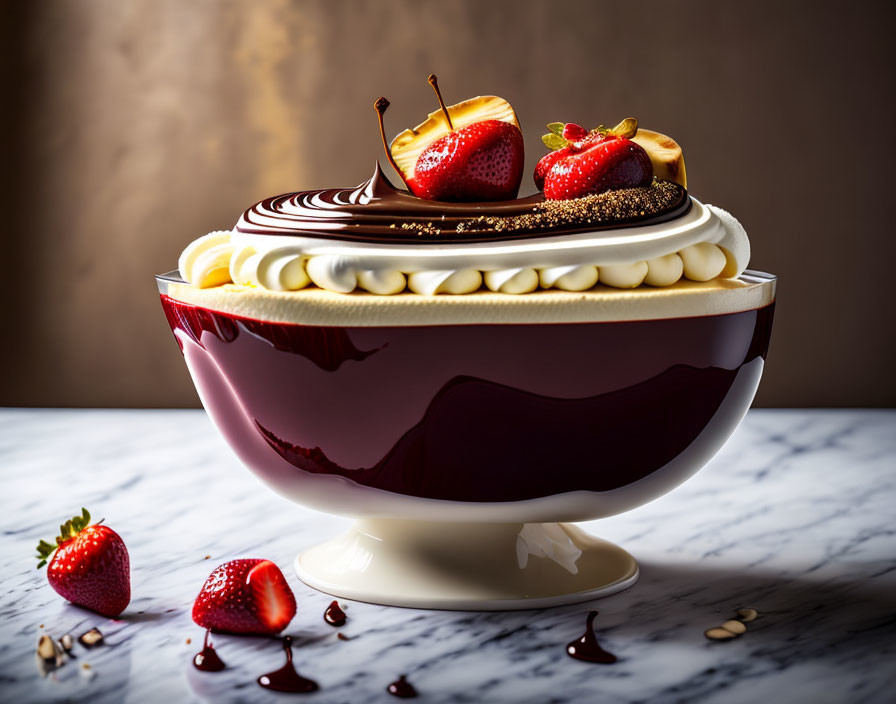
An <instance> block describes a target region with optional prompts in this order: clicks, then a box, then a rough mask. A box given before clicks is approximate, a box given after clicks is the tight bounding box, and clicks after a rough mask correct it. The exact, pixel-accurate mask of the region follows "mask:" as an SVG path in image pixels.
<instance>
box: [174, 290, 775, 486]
mask: <svg viewBox="0 0 896 704" xmlns="http://www.w3.org/2000/svg"><path fill="white" fill-rule="evenodd" d="M162 303H163V306H164V308H165V312H166V314H167V316H168V321H169V323H170V325H171V327H172V329H173V330H176V331H180V334H181V335H183V336H184V338H183V340H179V342H181V344H190V345H195V349H196V351H197V353H198V354H201V355H202V356H203V358H205V359H207V360H208V362H209V364H208V369H209V372H208V375H207V376H205V377H203V380H202V383H203V384H209V385H213V386H208V387H207V388H206V392H205V398H206V402H207V403H209V402H212V403H214V404H215V406H216V407H215V408H210V409H209V410H210V412H212V411H214V413H213V416H214V417H217V418H218V420H217V422H218V423H219V426H220V427H222V430H223V432H224V433H225V436H227V437H228V440H229V441H230V442H231V444H234V445H235V449H236V450H237V452H238V454H240V456H241V457H242V458H243V461H244V462H246V463H247V464H249V466H250V467H253V468H256V471H259V472H260V473H261V474H262V475H264V473H265V472H272V473H275V474H277V475H278V476H280V475H282V474H285V473H288V472H300V473H307V474H308V475H325V476H329V477H331V478H332V477H342V478H344V479H348V480H351V481H353V482H355V483H357V484H358V485H361V486H365V487H371V488H373V489H378V490H385V491H388V492H395V493H398V494H403V495H406V496H415V497H423V498H429V499H442V500H449V501H462V502H485V501H495V502H504V501H521V500H526V499H533V498H538V497H543V496H551V495H555V494H560V493H564V492H571V491H576V490H585V491H592V492H606V491H611V490H614V489H618V488H621V487H626V486H629V485H632V484H634V483H637V482H639V481H640V480H642V479H645V478H646V477H648V476H650V475H651V474H653V473H654V472H657V471H658V470H660V469H662V468H663V467H664V466H666V465H667V464H668V463H670V462H672V461H673V460H674V459H675V458H676V457H678V456H679V455H682V453H685V452H686V451H687V450H688V449H689V448H690V447H691V445H692V444H694V443H698V442H706V437H705V432H706V430H707V428H709V427H710V425H711V423H710V422H711V421H712V420H713V418H714V416H715V415H716V414H717V412H718V411H719V409H720V408H721V407H722V406H723V404H725V403H726V399H727V397H728V396H729V394H733V393H736V392H735V391H733V389H736V388H737V380H738V378H739V377H740V376H741V375H742V374H751V373H753V371H751V370H750V366H753V365H755V364H756V363H758V364H760V365H761V364H762V361H761V359H762V358H764V357H765V354H766V350H767V347H768V342H769V336H770V333H771V323H772V314H773V309H774V306H773V305H770V306H767V307H765V308H760V309H757V310H747V311H744V312H741V313H734V314H728V315H712V316H704V317H696V318H678V319H666V320H646V321H632V322H615V323H578V324H550V325H546V324H540V325H538V324H530V325H525V324H524V325H457V326H424V327H410V326H407V327H379V328H345V327H316V326H304V325H294V324H280V323H267V322H260V321H255V320H247V319H243V318H238V317H234V316H231V315H225V314H222V313H218V312H214V311H210V310H207V309H203V308H199V307H196V306H192V305H188V304H184V303H181V302H178V301H175V300H173V299H170V298H168V297H166V296H163V297H162ZM196 363H198V358H197V359H196V361H194V364H196ZM203 364H204V362H203ZM193 372H194V375H195V374H196V373H197V370H196V369H195V368H194V369H193ZM215 388H219V389H221V393H220V394H217V393H210V392H212V391H214V389H215ZM737 393H742V392H737ZM750 395H752V392H750ZM230 398H232V399H233V400H232V401H229V400H225V399H230ZM210 399H218V400H214V401H210ZM743 403H745V404H747V405H748V404H749V399H740V400H739V401H738V402H737V403H736V404H735V405H741V404H743ZM228 428H232V430H228ZM728 432H730V429H726V430H724V431H723V435H724V437H722V436H721V435H720V436H719V437H718V438H715V439H714V440H712V442H711V443H710V444H711V445H713V446H716V447H720V446H721V444H722V443H723V442H724V439H725V438H727V433H728ZM701 435H702V436H703V438H702V439H700V438H701ZM259 467H265V468H269V469H265V470H259V469H257V468H259ZM695 469H696V468H695Z"/></svg>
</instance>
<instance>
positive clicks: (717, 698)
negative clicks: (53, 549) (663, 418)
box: [0, 410, 896, 704]
mask: <svg viewBox="0 0 896 704" xmlns="http://www.w3.org/2000/svg"><path fill="white" fill-rule="evenodd" d="M0 479H2V483H0V491H2V495H3V498H2V502H3V503H2V506H3V510H2V513H0V517H2V518H0V520H2V522H0V528H2V531H3V542H2V546H0V570H2V572H0V573H2V575H3V580H2V585H3V588H2V590H0V701H4V702H43V701H47V702H51V701H79V702H80V701H84V702H91V704H105V703H106V702H163V701H168V702H240V701H246V702H265V701H282V700H286V699H289V698H290V696H289V695H283V694H274V693H270V692H266V691H264V690H262V689H261V688H260V687H258V685H257V684H256V683H255V678H256V677H258V676H259V675H260V674H262V673H264V672H268V671H270V670H274V669H276V668H278V667H280V665H281V664H282V651H281V649H280V645H279V643H278V642H277V641H275V640H269V639H263V638H240V637H236V636H224V635H220V636H216V637H215V644H216V647H217V649H218V652H219V653H220V655H221V657H222V659H224V660H225V662H227V663H228V665H230V667H229V669H228V670H225V671H223V672H220V673H211V674H209V673H201V672H198V671H196V670H195V669H194V668H193V667H192V666H191V664H190V662H191V656H192V655H193V654H194V653H195V652H196V651H197V650H198V648H199V643H200V641H201V639H202V635H203V632H202V630H201V629H199V628H198V627H197V626H196V625H194V624H193V623H192V621H191V619H190V608H191V605H192V601H193V598H194V597H195V595H196V593H197V591H198V589H199V587H200V586H201V584H202V582H203V581H204V580H205V577H206V576H207V575H208V573H209V572H210V571H211V569H212V568H213V567H214V566H215V565H217V564H219V563H221V562H224V561H226V560H229V559H233V558H236V557H267V558H269V559H271V560H274V561H275V562H276V563H277V564H279V565H280V566H281V567H282V568H283V570H284V573H286V575H287V579H288V581H289V582H290V584H291V586H292V587H293V590H294V591H295V593H296V597H297V600H298V602H299V612H298V614H297V615H296V618H295V619H294V620H293V622H292V624H291V625H290V627H289V629H288V631H287V632H288V633H290V634H292V635H293V636H294V637H295V639H296V648H295V658H296V663H297V666H298V669H299V672H301V673H302V674H304V675H307V676H309V677H312V678H314V679H315V680H317V681H318V682H319V683H320V685H321V689H320V691H318V692H316V693H315V694H312V695H307V699H308V701H319V702H374V701H394V699H393V698H392V697H390V696H389V695H388V694H387V693H386V692H385V687H386V685H387V684H388V683H389V682H391V681H392V680H394V679H395V677H396V676H397V675H398V674H399V673H406V674H407V675H408V679H409V680H410V681H411V682H412V683H413V684H414V685H415V686H416V687H417V689H418V690H419V692H420V700H421V701H431V702H549V701H551V702H567V701H569V702H596V701H612V702H651V703H654V704H655V703H656V702H667V701H668V702H676V701H682V702H725V704H731V703H732V702H756V701H767V702H892V701H894V699H896V536H894V531H896V523H894V513H896V412H893V411H751V412H750V414H749V415H748V417H747V419H746V420H745V421H744V423H743V425H742V426H741V427H740V428H739V429H738V431H737V432H736V433H735V435H734V436H733V438H732V439H731V441H730V442H729V443H728V445H727V446H726V447H725V448H724V449H723V450H722V452H721V453H720V454H719V455H718V456H717V457H716V458H715V459H713V460H712V462H711V463H710V464H709V465H707V467H706V468H704V469H703V470H702V471H701V472H700V473H699V474H697V475H696V476H695V477H694V478H693V479H691V480H690V481H689V482H687V483H686V484H684V485H683V486H681V487H680V488H678V489H677V490H675V491H673V492H671V493H670V494H668V495H666V496H664V497H662V498H661V499H659V500H657V501H655V502H654V503H652V504H649V505H647V506H643V507H641V508H639V509H636V510H634V511H631V512H630V513H627V514H624V515H620V516H617V517H613V518H609V519H605V520H602V521H596V522H593V523H588V524H583V525H584V527H585V528H586V529H587V530H589V531H591V532H594V533H596V534H599V535H601V536H602V537H604V538H607V539H610V540H612V541H614V542H617V543H619V544H621V545H623V546H624V547H626V548H627V549H628V550H629V551H630V552H631V553H633V554H634V555H635V557H636V558H637V559H638V560H639V562H640V564H641V578H640V581H639V582H638V583H637V584H636V585H635V586H634V587H633V588H631V589H629V590H627V591H625V592H622V593H619V594H616V595H614V596H611V597H607V598H605V599H601V600H599V601H595V602H591V603H586V604H578V605H574V606H568V607H559V608H555V609H545V610H539V611H519V612H503V613H500V612H499V613H471V612H435V611H418V610H412V609H399V608H387V607H381V606H375V605H370V604H363V603H356V602H348V601H344V600H343V601H342V603H343V604H345V605H346V606H347V609H346V611H347V613H348V617H349V621H348V624H347V625H346V626H345V627H344V628H343V629H342V630H343V631H344V632H345V633H346V634H347V635H349V636H352V637H353V640H347V641H344V640H341V639H338V638H337V637H336V631H335V629H333V628H332V627H331V626H329V625H327V624H326V623H324V622H323V620H322V618H321V615H322V613H323V611H324V608H325V607H326V605H327V604H328V603H329V601H330V597H328V596H326V595H324V594H321V593H319V592H316V591H314V590H312V589H310V588H308V587H306V586H305V585H304V584H302V583H301V582H299V580H298V579H297V578H296V576H295V574H294V573H293V572H292V569H291V563H292V559H293V557H294V556H295V554H296V552H297V551H298V550H300V549H302V548H305V547H307V546H310V545H312V544H314V543H316V542H319V541H321V540H322V539H325V538H327V537H330V536H332V535H334V534H336V533H337V532H338V531H340V530H342V529H343V528H344V527H345V526H346V525H348V522H347V521H346V520H345V519H341V518H336V517H333V516H327V515H323V514H319V513H315V512H312V511H310V510H306V509H304V508H302V507H300V506H297V505H294V504H291V503H289V502H288V501H286V500H285V499H282V498H280V497H279V496H277V495H275V494H274V493H272V492H271V491H269V490H268V489H266V488H265V487H264V486H262V485H261V484H260V483H259V482H258V481H257V480H256V479H255V478H254V477H253V476H252V475H251V474H250V473H249V472H247V471H246V470H245V469H243V468H241V467H240V465H239V464H238V462H237V460H236V459H235V458H234V457H233V456H232V455H231V454H230V452H229V450H228V449H227V447H226V446H225V445H224V443H223V440H221V439H220V438H219V437H218V436H217V434H216V432H215V430H214V429H213V428H212V426H211V424H210V422H209V421H208V419H207V418H206V416H205V415H204V413H202V412H199V411H84V410H52V411H45V410H5V411H0ZM82 505H83V506H87V507H88V508H90V510H91V511H92V512H93V513H94V515H95V516H97V517H99V516H103V517H105V519H106V521H107V523H108V524H109V525H111V526H112V527H113V528H115V529H116V530H117V531H118V532H119V533H120V534H121V535H122V536H123V538H124V539H125V541H126V543H127V546H128V549H129V551H130V557H131V565H132V593H133V596H132V601H131V604H130V606H129V607H128V609H127V611H126V612H125V614H124V615H123V616H122V617H121V619H120V620H116V621H110V620H108V619H105V618H103V617H100V616H97V615H95V614H92V613H90V612H88V611H84V610H82V609H80V608H78V607H75V606H72V605H70V604H67V603H66V602H65V601H64V600H63V599H61V598H60V597H59V596H57V595H56V593H55V592H54V591H53V590H52V589H51V588H50V587H49V586H48V584H47V583H46V577H45V575H44V572H43V571H38V570H36V569H35V567H34V566H35V563H36V561H35V560H34V559H33V558H32V555H33V554H34V546H35V545H36V543H37V541H38V539H39V538H51V537H52V536H53V535H54V534H55V531H54V529H55V528H56V527H57V526H58V524H59V523H60V522H61V521H62V520H64V519H65V518H67V517H70V516H71V515H73V513H74V512H77V510H78V509H79V508H80V507H81V506H82ZM744 606H750V607H755V608H756V609H757V610H758V611H759V612H760V618H759V619H757V620H756V621H754V622H753V623H751V624H750V627H749V630H748V631H747V633H746V634H745V635H743V636H742V637H740V638H738V639H736V640H733V641H727V642H711V641H708V640H707V639H706V638H705V637H704V636H703V632H704V630H705V629H707V628H710V627H712V626H715V625H717V624H719V623H720V622H721V621H723V620H725V619H727V618H730V617H731V616H732V615H733V612H734V610H735V609H737V608H738V607H744ZM592 608H597V609H599V610H600V616H599V617H598V620H597V627H598V635H599V639H600V641H601V643H602V645H603V646H604V647H605V648H606V649H608V650H610V651H611V652H613V653H615V654H616V655H618V656H619V662H617V663H616V664H614V665H589V664H586V663H582V662H578V661H575V660H572V659H571V658H569V657H567V656H566V655H565V652H564V645H565V644H566V643H567V642H568V641H570V640H572V639H574V638H575V637H577V636H579V635H580V634H581V632H582V631H583V625H584V620H585V614H586V613H587V611H588V610H589V609H592ZM92 626H97V627H98V628H99V629H100V630H101V631H102V632H103V633H104V634H105V635H106V644H105V645H104V646H102V647H99V648H96V649H93V650H90V651H87V650H84V649H81V648H80V646H78V649H76V655H77V659H75V660H70V661H69V662H68V663H66V664H65V665H64V666H63V667H61V668H59V669H58V670H56V671H55V672H54V673H51V674H49V675H48V676H46V677H41V676H40V674H39V673H38V668H37V663H36V658H35V654H34V648H35V645H36V643H37V640H38V637H39V634H41V633H44V632H49V633H51V634H52V635H55V636H57V637H58V636H61V635H62V634H63V633H66V632H69V633H73V634H75V635H78V634H80V633H82V632H83V631H85V630H87V629H88V628H90V627H92ZM188 639H191V641H192V642H191V643H189V644H188V643H187V640H188ZM84 663H88V664H89V665H90V666H91V667H90V670H85V669H84V668H82V667H81V666H82V665H83V664H84ZM88 673H91V674H88Z"/></svg>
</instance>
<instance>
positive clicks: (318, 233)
mask: <svg viewBox="0 0 896 704" xmlns="http://www.w3.org/2000/svg"><path fill="white" fill-rule="evenodd" d="M690 207H691V199H690V198H689V197H688V194H687V191H686V190H685V189H684V188H683V187H682V186H680V185H679V184H677V183H673V182H672V181H654V182H653V183H652V184H651V185H650V186H646V187H641V188H626V189H619V190H612V191H605V192H604V193H600V194H597V195H592V196H587V197H585V198H578V199H574V200H565V201H552V200H545V198H544V195H543V194H541V193H539V194H537V195H534V196H530V197H528V198H518V199H516V200H509V201H499V202H487V203H459V202H458V203H452V202H437V201H430V200H423V199H421V198H417V197H415V196H413V195H411V194H410V193H408V192H407V191H403V190H399V189H397V188H395V186H394V185H392V183H390V182H389V179H388V178H386V176H385V174H384V173H383V171H382V169H381V168H380V165H379V163H377V164H376V168H375V170H374V173H373V176H372V177H371V178H370V179H369V180H367V181H365V182H364V183H362V184H361V185H359V186H357V187H356V188H344V189H339V188H328V189H320V190H312V191H301V192H299V193H288V194H284V195H279V196H274V197H272V198H265V199H264V200H262V201H260V202H259V203H256V204H255V205H253V206H252V207H251V208H249V209H248V210H247V211H246V212H245V213H243V215H242V217H241V218H240V220H239V222H238V223H237V226H236V228H235V229H236V231H237V232H239V233H245V234H251V235H287V236H288V235H304V236H312V237H316V238H323V239H333V240H342V241H348V242H357V243H376V244H402V245H407V244H409V243H413V244H424V245H425V244H460V243H468V244H472V243H482V242H500V241H506V240H518V239H525V238H529V237H549V236H554V235H568V234H574V233H579V232H596V231H602V230H611V229H613V230H616V229H619V228H626V227H633V226H642V225H654V224H659V223H663V222H667V221H669V220H672V219H674V218H677V217H679V216H681V215H683V214H685V213H687V212H688V210H689V209H690Z"/></svg>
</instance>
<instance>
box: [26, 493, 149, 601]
mask: <svg viewBox="0 0 896 704" xmlns="http://www.w3.org/2000/svg"><path fill="white" fill-rule="evenodd" d="M89 524H90V513H89V512H88V511H87V509H86V508H82V509H81V515H80V516H75V517H74V518H72V519H71V520H69V521H66V522H65V523H63V524H62V525H61V526H60V527H59V535H58V536H57V538H56V544H55V545H53V544H52V543H48V542H47V541H45V540H41V541H40V543H39V544H38V546H37V553H38V554H37V556H38V558H39V559H40V563H39V564H38V565H37V566H38V568H40V567H43V566H44V565H46V564H47V561H48V560H49V565H48V566H47V581H49V583H50V586H51V587H53V589H55V590H56V592H58V593H59V594H60V595H61V596H63V597H64V598H66V599H68V600H69V601H70V602H72V603H73V604H77V605H79V606H84V607H86V608H88V609H91V610H92V611H96V612H97V613H100V614H102V615H103V616H109V617H115V616H118V615H119V614H120V613H121V612H122V611H124V610H125V608H126V607H127V605H128V604H129V603H130V601H131V576H130V558H129V556H128V549H127V548H126V547H125V544H124V541H123V540H122V539H121V536H119V535H118V533H116V532H115V531H114V530H112V529H111V528H109V527H108V526H105V525H102V524H101V523H97V524H94V525H89Z"/></svg>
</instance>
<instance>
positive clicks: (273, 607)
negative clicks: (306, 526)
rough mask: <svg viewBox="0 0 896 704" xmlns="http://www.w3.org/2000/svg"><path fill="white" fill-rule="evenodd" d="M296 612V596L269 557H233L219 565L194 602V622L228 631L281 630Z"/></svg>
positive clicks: (264, 632)
mask: <svg viewBox="0 0 896 704" xmlns="http://www.w3.org/2000/svg"><path fill="white" fill-rule="evenodd" d="M295 615H296V598H295V596H294V595H293V593H292V590H291V589H290V588H289V584H287V583H286V578H285V577H284V576H283V573H282V572H281V571H280V568H279V567H277V565H275V564H274V563H273V562H271V561H270V560H259V559H243V560H231V561H230V562H226V563H224V564H223V565H219V566H218V567H216V568H215V569H214V570H213V571H212V573H211V574H210V575H209V576H208V579H207V580H205V584H204V585H202V589H201V590H200V592H199V596H197V597H196V601H195V602H194V603H193V621H195V622H196V623H197V624H198V625H200V626H202V627H203V628H211V629H212V630H214V631H224V632H227V633H254V634H258V635H274V634H276V633H280V631H282V630H283V629H284V628H286V627H287V626H288V625H289V622H290V621H292V618H293V616H295Z"/></svg>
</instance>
